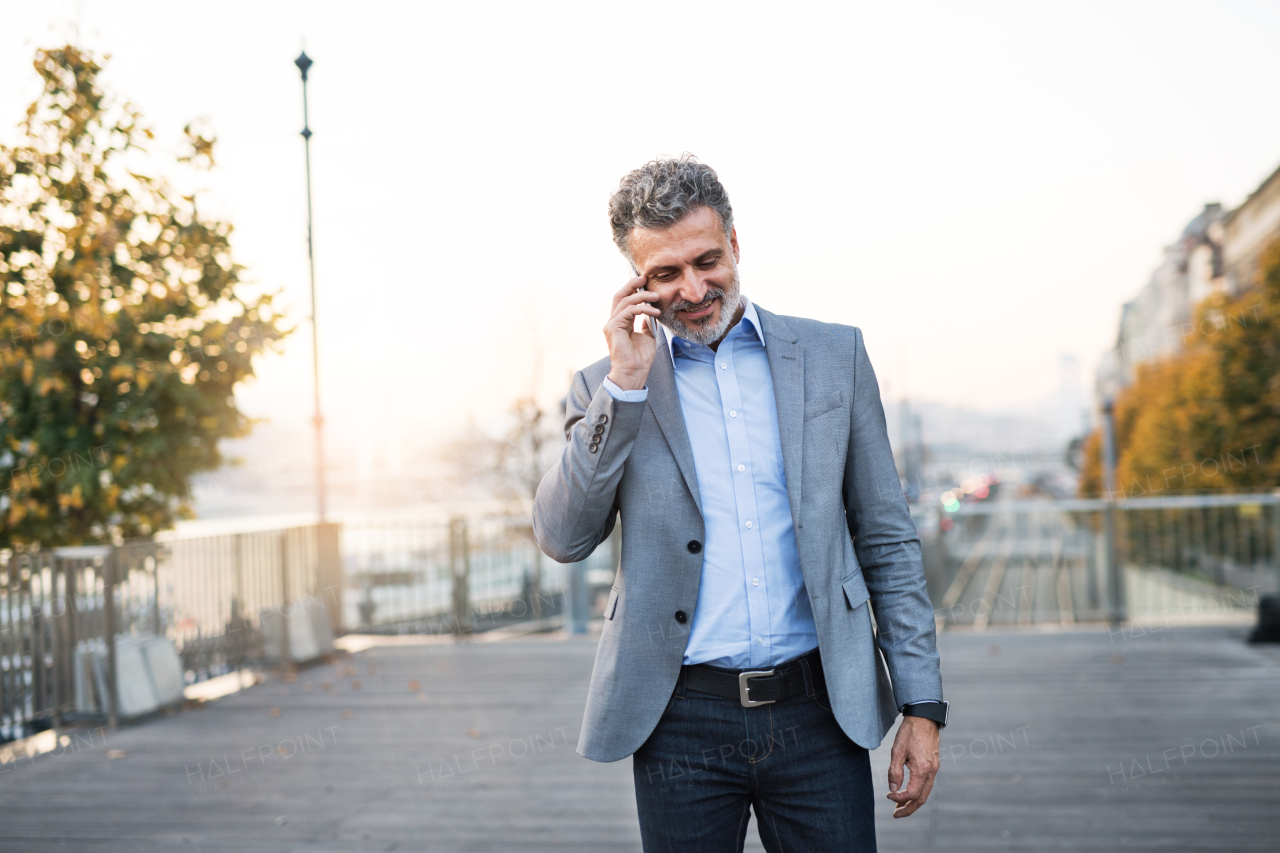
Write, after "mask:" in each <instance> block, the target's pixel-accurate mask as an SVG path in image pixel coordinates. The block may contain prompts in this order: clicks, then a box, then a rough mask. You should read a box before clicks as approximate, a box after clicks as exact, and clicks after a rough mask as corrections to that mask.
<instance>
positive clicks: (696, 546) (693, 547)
mask: <svg viewBox="0 0 1280 853" xmlns="http://www.w3.org/2000/svg"><path fill="white" fill-rule="evenodd" d="M701 550H702V543H701V542H699V541H698V540H697V539H694V540H692V541H691V542H689V553H690V554H696V553H698V552H699V551H701Z"/></svg>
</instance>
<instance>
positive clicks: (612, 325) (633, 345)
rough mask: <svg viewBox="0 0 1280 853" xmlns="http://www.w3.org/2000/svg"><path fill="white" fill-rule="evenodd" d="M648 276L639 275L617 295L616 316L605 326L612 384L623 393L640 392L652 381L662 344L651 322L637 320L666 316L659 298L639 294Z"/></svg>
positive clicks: (644, 291)
mask: <svg viewBox="0 0 1280 853" xmlns="http://www.w3.org/2000/svg"><path fill="white" fill-rule="evenodd" d="M645 282H646V278H645V276H642V275H638V276H636V277H635V278H633V279H631V280H630V281H628V282H627V283H626V285H625V286H624V287H623V288H622V289H621V290H619V291H618V292H617V293H615V294H614V295H613V316H611V317H610V318H609V322H608V323H606V324H605V326H604V337H605V340H606V341H608V342H609V381H611V382H613V384H615V385H617V386H618V387H619V388H621V389H622V390H623V391H639V390H640V389H641V388H644V384H645V382H646V381H647V380H648V378H649V368H651V367H652V366H653V357H654V354H655V353H656V352H657V350H658V341H657V339H656V338H655V337H654V335H653V332H651V331H650V330H649V321H648V320H647V319H644V321H643V322H642V323H640V331H638V332H637V331H636V318H637V317H640V318H648V317H655V318H656V317H658V316H659V315H660V314H661V313H662V312H661V311H659V310H658V307H657V305H655V304H654V303H656V302H657V301H658V294H656V293H651V292H649V291H647V290H637V288H643V287H644V286H645Z"/></svg>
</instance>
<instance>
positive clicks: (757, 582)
mask: <svg viewBox="0 0 1280 853" xmlns="http://www.w3.org/2000/svg"><path fill="white" fill-rule="evenodd" d="M751 585H752V586H760V578H752V579H751Z"/></svg>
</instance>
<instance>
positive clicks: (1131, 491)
mask: <svg viewBox="0 0 1280 853" xmlns="http://www.w3.org/2000/svg"><path fill="white" fill-rule="evenodd" d="M1260 270H1261V273H1260V275H1259V281H1258V282H1256V283H1255V284H1254V285H1253V286H1251V287H1248V288H1245V289H1244V290H1243V291H1242V292H1241V293H1240V294H1239V295H1237V296H1234V297H1232V296H1228V295H1226V294H1217V295H1214V296H1211V297H1210V298H1208V299H1207V300H1205V301H1204V302H1203V303H1201V304H1200V305H1199V306H1197V309H1196V315H1197V316H1196V324H1195V332H1194V333H1193V335H1192V336H1191V337H1190V338H1189V340H1188V341H1187V346H1186V348H1185V349H1184V350H1183V351H1182V352H1181V353H1179V354H1178V355H1176V356H1174V357H1172V358H1169V359H1164V360H1161V361H1157V362H1152V363H1148V364H1145V365H1142V366H1141V367H1139V368H1138V371H1137V375H1136V377H1135V379H1134V382H1133V384H1131V385H1130V386H1128V387H1127V388H1125V389H1124V391H1123V392H1121V393H1120V395H1119V397H1118V398H1117V399H1116V401H1115V431H1116V488H1117V490H1118V491H1119V492H1120V494H1119V495H1117V497H1141V496H1144V495H1150V494H1159V493H1162V492H1178V491H1184V492H1185V491H1211V490H1239V489H1264V488H1266V489H1269V488H1274V487H1276V486H1277V485H1280V241H1277V242H1276V243H1274V244H1272V245H1271V246H1270V247H1269V248H1268V249H1267V250H1266V251H1265V252H1264V253H1263V257H1262V262H1261V264H1260ZM1100 449H1101V439H1100V436H1099V435H1098V434H1097V433H1095V434H1094V435H1092V436H1091V437H1090V439H1089V442H1088V444H1087V445H1086V449H1085V466H1084V470H1083V472H1082V476H1081V482H1080V491H1081V494H1084V495H1098V494H1101V493H1102V477H1101V462H1100Z"/></svg>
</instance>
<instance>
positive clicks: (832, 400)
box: [804, 391, 844, 421]
mask: <svg viewBox="0 0 1280 853" xmlns="http://www.w3.org/2000/svg"><path fill="white" fill-rule="evenodd" d="M843 407H844V392H843V391H835V392H832V393H830V394H825V395H823V396H821V397H816V398H814V399H812V400H807V401H806V402H805V404H804V419H805V420H806V421H807V420H812V419H813V418H816V417H818V416H819V415H825V414H826V413H827V412H833V411H835V410H836V409H840V408H843Z"/></svg>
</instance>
